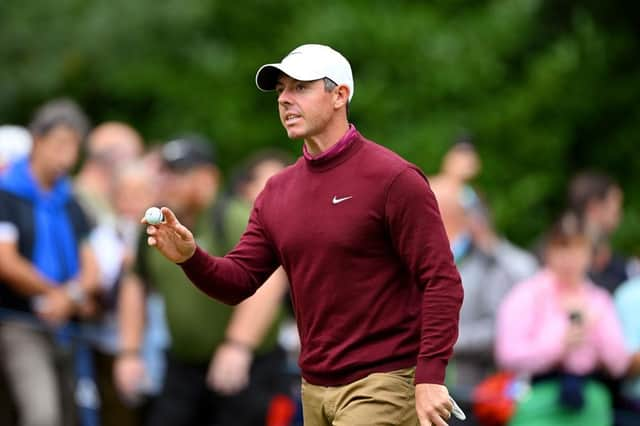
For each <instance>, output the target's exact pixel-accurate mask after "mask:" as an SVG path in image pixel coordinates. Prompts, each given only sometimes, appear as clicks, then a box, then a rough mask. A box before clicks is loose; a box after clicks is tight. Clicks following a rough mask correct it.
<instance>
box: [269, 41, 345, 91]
mask: <svg viewBox="0 0 640 426" xmlns="http://www.w3.org/2000/svg"><path fill="white" fill-rule="evenodd" d="M281 72H282V73H284V74H286V75H288V76H289V77H291V78H294V79H296V80H300V81H313V80H319V79H321V78H325V77H326V78H328V79H330V80H331V81H333V82H334V83H336V84H337V85H339V86H340V85H345V86H347V87H348V88H349V102H351V98H353V90H354V87H353V74H352V73H351V65H349V61H347V59H346V58H345V57H344V56H342V55H341V54H340V53H339V52H337V51H335V50H333V49H332V48H330V47H329V46H325V45H322V44H304V45H302V46H299V47H296V48H295V49H294V50H292V51H291V53H289V54H288V55H287V56H285V57H284V59H282V61H281V62H279V63H276V64H265V65H263V66H261V67H260V69H259V70H258V72H257V73H256V86H258V89H260V90H262V91H265V92H268V91H271V90H274V89H275V88H276V83H277V82H278V77H279V76H280V73H281Z"/></svg>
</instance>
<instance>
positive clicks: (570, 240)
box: [544, 212, 591, 251]
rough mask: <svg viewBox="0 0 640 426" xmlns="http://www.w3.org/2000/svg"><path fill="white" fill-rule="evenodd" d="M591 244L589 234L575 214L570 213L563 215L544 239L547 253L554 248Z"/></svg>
mask: <svg viewBox="0 0 640 426" xmlns="http://www.w3.org/2000/svg"><path fill="white" fill-rule="evenodd" d="M590 244H591V243H590V241H589V238H588V237H587V234H586V232H585V230H584V228H583V227H582V225H581V224H580V221H579V220H578V218H577V217H576V216H575V214H573V213H571V212H568V213H565V214H563V215H562V216H561V217H560V219H559V220H558V221H557V222H555V223H554V224H553V225H552V226H551V228H550V229H549V230H548V231H547V233H546V235H545V237H544V247H545V251H548V250H549V249H550V248H554V247H564V248H566V247H571V246H574V245H586V246H589V245H590Z"/></svg>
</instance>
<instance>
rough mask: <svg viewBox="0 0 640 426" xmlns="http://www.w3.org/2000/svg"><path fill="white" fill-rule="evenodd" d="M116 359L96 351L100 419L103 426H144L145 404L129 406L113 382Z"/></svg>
mask: <svg viewBox="0 0 640 426" xmlns="http://www.w3.org/2000/svg"><path fill="white" fill-rule="evenodd" d="M114 362H115V357H114V356H112V355H108V354H105V353H101V352H98V351H94V363H95V367H96V384H97V386H98V392H99V394H100V419H101V425H102V426H139V425H141V424H143V417H144V411H145V407H146V405H145V403H141V404H139V405H136V406H132V405H131V404H127V403H126V402H125V401H124V400H123V399H122V398H121V396H120V394H119V393H118V390H117V389H116V387H115V383H114V382H113V368H114Z"/></svg>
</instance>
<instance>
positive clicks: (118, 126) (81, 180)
mask: <svg viewBox="0 0 640 426" xmlns="http://www.w3.org/2000/svg"><path fill="white" fill-rule="evenodd" d="M143 150H144V145H143V140H142V137H141V136H140V134H139V133H138V132H137V131H136V130H135V129H134V128H133V127H131V126H129V125H128V124H126V123H121V122H115V121H111V122H105V123H103V124H100V125H99V126H97V127H95V128H94V129H93V131H92V132H91V133H90V134H89V137H88V141H87V146H86V158H85V161H84V163H83V166H82V168H81V169H80V171H79V172H78V175H77V176H76V179H75V190H76V193H77V194H78V197H79V199H80V202H81V204H82V207H83V208H84V209H85V210H86V211H87V213H88V214H89V215H90V216H91V217H92V219H93V220H94V221H95V222H96V223H103V222H104V221H112V220H113V219H114V213H113V208H112V206H111V203H110V202H109V196H110V192H111V189H110V187H111V185H112V183H113V180H114V174H115V171H116V168H117V166H118V165H121V164H126V163H128V162H131V161H133V160H135V159H137V158H140V156H141V155H142V153H143Z"/></svg>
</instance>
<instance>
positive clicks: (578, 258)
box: [546, 240, 591, 280]
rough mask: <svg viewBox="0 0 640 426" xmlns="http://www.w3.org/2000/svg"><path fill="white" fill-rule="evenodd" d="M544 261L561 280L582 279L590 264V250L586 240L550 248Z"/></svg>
mask: <svg viewBox="0 0 640 426" xmlns="http://www.w3.org/2000/svg"><path fill="white" fill-rule="evenodd" d="M546 260H547V265H548V266H549V268H550V269H551V270H552V271H553V272H554V273H555V274H556V275H557V276H559V277H561V278H563V279H567V280H570V279H578V278H583V277H585V276H586V274H587V271H588V270H589V265H590V263H591V248H590V246H589V244H588V243H587V242H586V240H585V241H584V242H574V243H571V244H569V245H567V246H554V247H550V248H549V249H548V251H547V256H546Z"/></svg>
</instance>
